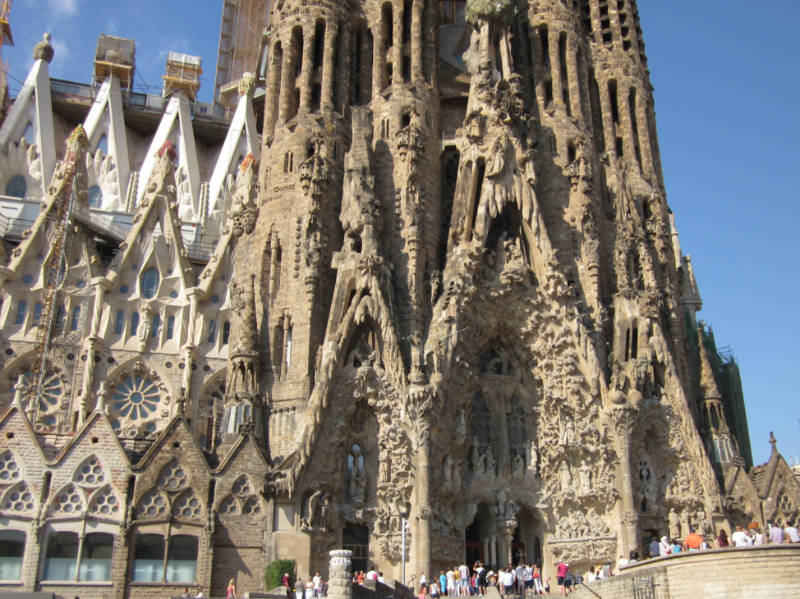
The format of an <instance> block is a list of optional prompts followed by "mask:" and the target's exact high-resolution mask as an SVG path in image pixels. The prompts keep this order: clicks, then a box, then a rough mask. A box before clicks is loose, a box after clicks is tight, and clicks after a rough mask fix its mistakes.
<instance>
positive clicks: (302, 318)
mask: <svg viewBox="0 0 800 599" xmlns="http://www.w3.org/2000/svg"><path fill="white" fill-rule="evenodd" d="M267 39H268V40H269V44H270V45H269V48H268V59H267V68H266V73H265V79H264V80H263V81H258V80H257V78H255V77H249V76H246V77H243V79H242V81H241V85H240V86H239V89H238V92H239V100H238V105H237V109H236V112H235V114H234V116H233V119H232V121H231V122H230V123H227V124H226V125H224V126H222V125H221V124H220V123H219V122H217V121H214V120H213V119H211V120H204V118H203V117H202V115H201V112H202V106H200V105H199V104H193V105H192V104H191V103H189V102H188V101H187V100H186V98H184V97H183V96H181V95H179V94H177V95H174V96H172V97H171V98H168V99H167V100H166V101H165V102H163V105H162V106H161V107H160V109H163V113H161V112H159V114H158V115H157V117H156V118H153V115H152V114H149V113H147V111H146V110H144V109H143V108H141V106H140V105H138V104H135V103H134V102H133V101H132V98H134V97H133V96H126V95H125V93H123V92H122V91H121V90H120V88H119V81H117V80H116V78H115V77H114V76H113V75H111V76H109V77H108V79H107V80H106V81H105V82H104V83H102V85H101V86H100V88H99V93H98V94H97V96H96V97H95V99H94V100H93V101H92V102H90V105H87V106H86V111H85V114H82V115H81V117H80V119H77V122H76V117H75V112H74V108H71V109H70V110H67V109H66V108H65V106H66V105H65V104H64V102H63V97H62V96H61V95H59V94H61V93H62V92H60V91H59V88H58V87H57V86H56V85H55V84H51V83H50V80H49V77H48V75H47V61H46V60H45V58H44V57H39V58H37V60H36V62H35V63H34V67H33V69H32V71H31V75H30V76H29V78H28V82H27V83H26V86H25V87H24V88H23V90H22V91H21V92H20V95H19V96H18V98H17V99H16V101H15V103H14V105H13V106H12V107H11V109H10V110H9V112H8V116H7V118H6V120H5V122H4V123H3V126H2V129H0V146H1V147H0V150H1V151H0V162H2V161H5V162H2V164H0V167H1V168H0V184H2V185H5V188H6V195H7V196H8V195H11V194H9V193H8V191H9V190H11V191H15V190H18V188H19V182H20V179H15V178H14V177H15V176H17V175H19V177H21V179H22V180H23V181H24V183H25V191H23V192H22V193H21V194H17V195H18V197H16V198H12V197H6V198H3V199H2V202H0V209H2V211H3V216H4V218H5V219H6V220H7V221H8V225H4V226H5V229H4V231H5V238H4V245H3V247H2V250H3V253H4V255H3V256H2V257H3V258H4V262H3V268H2V270H0V283H1V284H2V286H1V289H2V309H1V310H0V325H2V337H0V350H2V353H0V359H2V363H1V364H0V366H1V367H2V371H0V403H1V405H0V407H2V409H3V413H2V416H1V417H0V522H2V531H0V532H1V533H2V535H3V536H2V537H0V543H3V548H4V549H5V550H6V553H7V554H9V555H11V556H12V558H13V559H10V561H8V565H7V569H8V572H9V574H4V576H6V577H10V578H9V579H8V580H7V581H5V580H4V581H0V589H24V590H44V591H51V590H52V591H53V592H56V593H58V594H59V595H62V596H74V595H77V594H79V595H80V596H81V597H89V598H92V597H98V598H99V597H101V596H102V597H106V596H112V595H113V596H119V597H122V596H126V597H138V596H142V597H144V596H146V595H148V594H151V593H152V589H153V587H154V586H158V587H159V588H161V587H162V586H163V585H167V586H170V585H171V586H172V587H174V589H175V591H178V590H179V589H181V588H182V587H183V586H184V585H185V584H187V583H188V584H190V585H191V586H195V587H199V588H201V589H203V591H204V592H205V593H206V594H214V595H220V594H222V593H223V592H224V589H225V587H226V585H227V582H228V580H229V579H231V578H236V579H237V584H238V589H239V590H240V592H242V591H247V590H250V591H256V590H260V589H261V587H262V585H263V582H262V575H263V570H264V567H265V566H266V564H268V563H269V562H270V561H272V560H273V559H276V558H293V559H295V560H297V563H298V568H299V573H300V574H301V575H303V576H307V575H308V574H309V573H311V572H313V571H315V570H320V571H322V572H326V571H327V568H328V557H329V552H330V551H331V550H334V549H337V548H341V547H344V549H346V550H348V551H350V552H351V555H352V566H353V568H355V569H362V568H365V566H366V562H367V561H368V560H369V561H370V562H372V563H374V564H376V565H377V567H378V568H379V569H381V570H383V571H384V573H385V575H386V577H387V578H388V579H397V578H399V577H400V572H401V567H402V566H401V564H402V563H403V561H404V560H405V561H406V562H407V572H409V576H408V577H407V578H408V580H409V581H410V580H411V576H412V575H413V576H417V575H418V574H419V573H420V572H424V573H426V574H430V573H432V572H435V571H436V570H438V569H439V568H440V567H442V566H445V565H447V566H452V565H453V564H455V563H456V562H461V561H463V560H464V559H468V560H470V562H471V561H473V560H475V559H483V561H484V562H486V563H488V564H499V565H502V564H504V563H507V562H511V561H517V560H519V559H521V558H523V557H524V558H525V559H526V560H535V561H537V562H539V563H541V564H543V566H544V570H545V574H546V575H550V572H549V570H550V569H551V568H552V564H553V563H554V561H555V560H556V559H557V558H565V559H568V560H569V561H570V563H572V564H574V565H575V566H576V567H578V568H580V567H581V565H588V564H589V563H597V562H600V561H607V560H612V561H615V559H616V557H617V556H618V555H619V554H627V552H628V551H629V549H631V548H632V547H633V546H634V545H637V544H639V545H641V544H642V538H643V537H645V536H647V535H649V534H652V533H653V532H656V531H658V532H666V531H669V532H670V533H671V534H673V535H675V536H681V535H684V534H685V533H686V532H687V531H688V529H689V528H690V527H693V528H699V529H701V530H702V532H703V533H705V534H707V535H713V534H714V533H715V532H716V531H717V530H718V529H720V528H729V527H730V526H731V525H733V524H737V523H750V522H757V523H760V524H763V523H764V522H765V521H766V520H767V519H770V518H772V519H775V520H778V521H781V522H786V521H796V520H797V518H798V506H799V505H800V486H799V485H798V482H797V479H796V478H795V477H794V476H793V475H792V472H791V470H790V469H789V467H788V466H787V464H786V462H785V461H784V460H783V458H782V457H781V456H780V454H779V453H778V452H777V449H775V450H774V451H773V456H772V458H771V459H770V462H769V463H768V464H767V465H764V466H757V467H755V468H753V469H750V470H748V469H747V464H746V463H745V460H743V459H742V455H743V452H746V453H749V440H747V439H746V428H745V429H744V432H743V427H742V426H741V422H742V420H741V416H742V415H741V414H735V415H732V414H731V413H730V410H731V409H733V408H731V406H740V404H741V401H738V403H737V402H736V401H731V400H730V398H729V397H728V396H727V395H728V394H729V393H730V391H729V389H730V385H720V384H719V383H718V373H719V356H718V355H717V352H716V349H715V347H714V344H713V338H712V340H711V342H709V341H708V335H706V333H705V329H704V327H703V325H702V323H698V321H697V320H696V316H695V314H696V312H697V311H698V310H699V309H700V306H701V300H700V296H699V292H698V290H697V284H696V282H695V280H694V276H693V272H692V268H691V262H690V261H689V260H688V258H686V257H684V256H683V255H682V253H681V250H680V246H679V244H678V237H677V232H676V229H675V225H674V222H673V219H672V214H671V212H670V210H669V208H668V206H667V204H666V199H665V193H664V186H663V179H662V175H661V172H660V160H659V156H658V144H657V140H656V132H655V120H654V109H653V100H652V96H651V92H650V89H651V88H650V83H649V78H648V73H647V67H646V62H645V56H644V49H643V43H642V40H641V32H640V31H639V26H638V16H637V12H636V6H635V2H633V1H632V0H622V1H620V2H607V1H606V0H589V1H584V2H560V1H556V0H547V1H540V2H530V3H527V2H512V1H511V0H504V1H501V2H491V3H486V2H481V1H478V0H474V1H473V0H471V1H470V2H459V1H455V2H441V3H438V2H432V1H429V0H428V1H424V0H387V1H384V2H378V1H377V0H363V1H356V0H347V1H344V2H342V1H336V2H332V1H328V0H304V1H303V2H301V1H300V0H282V1H277V2H274V3H273V5H272V7H271V14H270V18H269V28H268V36H267ZM40 54H41V52H40ZM50 56H51V57H52V53H50ZM259 85H263V89H264V90H265V95H264V106H263V114H262V115H261V116H262V117H263V118H260V119H258V123H259V124H260V126H262V129H261V130H260V131H259V130H258V128H257V125H256V119H255V118H254V116H255V115H254V110H255V109H254V106H253V103H252V94H253V90H254V88H255V87H256V86H259ZM51 92H52V94H51ZM134 99H135V98H134ZM150 101H151V99H149V98H147V99H146V100H145V101H144V105H147V104H148V103H149V102H150ZM123 114H124V115H127V116H128V117H129V118H126V119H123V118H122V117H123ZM148 115H149V116H148ZM134 117H135V118H134ZM148 118H149V119H150V120H149V121H148ZM81 119H82V120H81ZM127 122H136V123H138V127H139V129H137V130H133V128H132V127H131V126H129V125H126V123H127ZM146 123H150V124H149V125H146ZM79 124H80V125H81V126H80V127H78V128H77V129H75V130H74V132H73V133H72V134H68V132H69V131H71V130H72V128H73V127H74V126H75V125H79ZM28 125H30V129H29V128H28ZM148 127H149V128H148ZM103 137H105V138H106V140H107V146H104V145H103V144H101V143H100V142H101V141H102V139H103ZM120 169H122V170H123V171H124V175H125V176H122V174H121V173H120ZM43 181H50V184H49V186H45V185H43V184H42V182H43ZM15 185H16V186H17V187H15ZM95 188H97V189H99V190H100V191H101V196H100V198H101V199H100V200H99V202H98V199H97V190H96V189H95ZM19 196H21V197H19ZM26 215H28V216H26ZM25 218H30V221H31V222H29V223H27V225H26V227H25V229H26V230H25V231H21V230H20V228H19V227H16V228H15V226H16V223H19V222H23V221H24V219H25ZM68 219H69V220H68ZM740 399H741V398H739V400H740ZM728 421H731V422H735V424H736V426H734V427H732V428H731V427H729V426H728V424H727V422H728ZM20 441H22V442H20ZM745 441H747V443H746V444H745ZM740 447H742V448H744V447H746V449H742V450H740ZM404 521H407V522H408V525H409V527H408V534H407V538H406V545H405V546H406V555H405V556H404V555H402V550H401V542H402V541H401V539H402V530H403V528H402V526H403V522H404ZM14 560H16V561H14ZM4 567H5V566H4ZM5 571H6V570H3V572H5ZM176 594H178V593H177V592H176Z"/></svg>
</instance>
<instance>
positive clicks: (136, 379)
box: [111, 375, 161, 420]
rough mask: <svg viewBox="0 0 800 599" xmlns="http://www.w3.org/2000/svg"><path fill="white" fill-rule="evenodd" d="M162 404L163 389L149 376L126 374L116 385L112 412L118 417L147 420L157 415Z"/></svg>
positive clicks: (112, 399)
mask: <svg viewBox="0 0 800 599" xmlns="http://www.w3.org/2000/svg"><path fill="white" fill-rule="evenodd" d="M160 404H161V390H160V389H159V388H158V385H157V384H156V382H155V381H153V380H152V379H151V378H149V377H145V376H139V375H133V376H126V377H125V378H123V379H122V381H121V382H120V383H119V384H118V385H117V386H116V387H114V392H113V394H112V396H111V409H112V413H113V414H114V415H115V416H117V417H118V418H127V419H129V420H146V419H148V418H151V417H153V416H155V412H156V410H157V409H158V407H159V405H160Z"/></svg>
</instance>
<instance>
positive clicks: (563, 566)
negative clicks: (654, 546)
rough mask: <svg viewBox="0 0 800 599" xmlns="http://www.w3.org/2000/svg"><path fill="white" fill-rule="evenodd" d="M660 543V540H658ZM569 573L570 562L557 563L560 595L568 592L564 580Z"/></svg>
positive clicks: (557, 580) (561, 561)
mask: <svg viewBox="0 0 800 599" xmlns="http://www.w3.org/2000/svg"><path fill="white" fill-rule="evenodd" d="M656 543H658V541H656ZM568 573H569V564H567V563H566V562H565V561H564V560H560V561H559V562H558V563H557V564H556V582H557V583H558V592H559V594H560V595H566V594H567V588H566V587H565V586H564V581H565V580H566V578H567V574H568Z"/></svg>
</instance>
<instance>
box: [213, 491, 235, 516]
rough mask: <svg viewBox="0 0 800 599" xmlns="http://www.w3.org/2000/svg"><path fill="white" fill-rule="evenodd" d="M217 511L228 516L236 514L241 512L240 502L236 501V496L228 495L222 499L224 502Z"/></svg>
mask: <svg viewBox="0 0 800 599" xmlns="http://www.w3.org/2000/svg"><path fill="white" fill-rule="evenodd" d="M217 511H218V512H219V513H220V514H223V515H226V516H235V515H237V514H238V513H239V502H238V501H236V498H235V497H233V496H231V495H228V496H227V497H226V498H225V499H223V500H222V503H220V504H219V508H218V510H217Z"/></svg>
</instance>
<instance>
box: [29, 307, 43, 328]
mask: <svg viewBox="0 0 800 599" xmlns="http://www.w3.org/2000/svg"><path fill="white" fill-rule="evenodd" d="M41 321H42V302H36V303H35V304H34V306H33V318H32V319H31V324H33V326H39V323H40V322H41Z"/></svg>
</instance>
